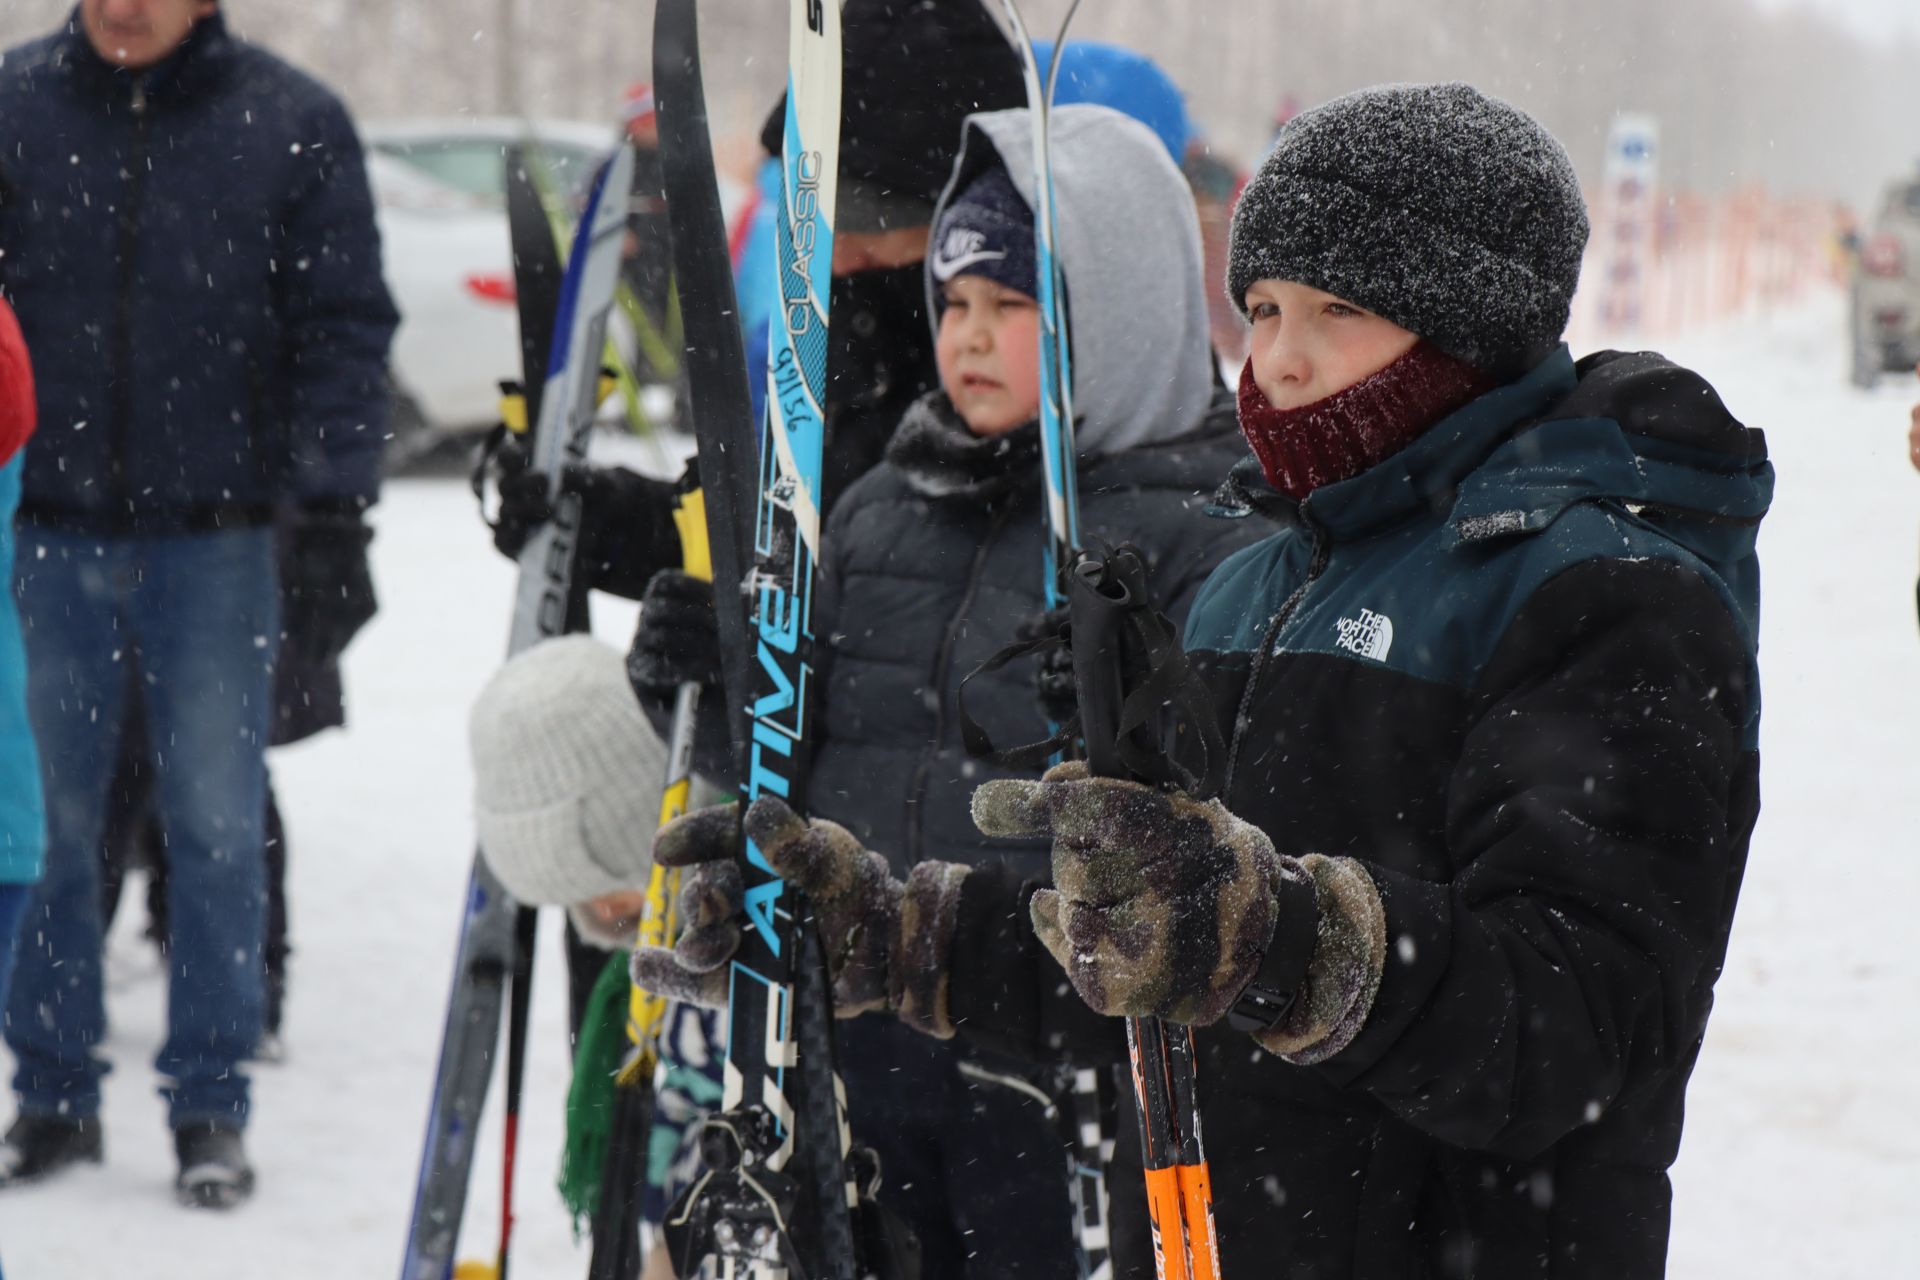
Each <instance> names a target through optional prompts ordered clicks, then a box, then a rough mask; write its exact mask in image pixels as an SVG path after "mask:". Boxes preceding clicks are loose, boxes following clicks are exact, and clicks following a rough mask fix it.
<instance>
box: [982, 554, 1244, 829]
mask: <svg viewBox="0 0 1920 1280" xmlns="http://www.w3.org/2000/svg"><path fill="white" fill-rule="evenodd" d="M1149 600H1150V597H1149V595H1148V592H1147V568H1146V561H1145V558H1144V557H1143V556H1142V555H1141V553H1140V550H1139V548H1137V547H1134V546H1131V545H1126V546H1122V547H1120V548H1118V549H1117V550H1113V551H1109V552H1107V553H1106V554H1104V555H1095V554H1092V553H1085V554H1082V555H1081V557H1080V559H1079V561H1078V562H1077V563H1075V565H1074V566H1073V571H1072V573H1070V574H1069V575H1068V577H1067V607H1068V623H1067V628H1066V630H1065V631H1064V632H1056V633H1054V634H1052V635H1044V636H1036V637H1034V638H1031V639H1026V640H1018V641H1015V642H1014V643H1012V644H1010V645H1008V646H1006V647H1005V648H1003V649H1001V650H1000V651H999V652H998V653H995V654H993V655H992V656H991V657H989V658H988V659H987V660H986V661H985V662H982V663H981V664H980V665H979V666H978V667H976V668H974V669H973V670H972V671H970V672H968V673H967V675H966V677H965V678H964V679H963V680H961V682H960V696H959V710H960V736H961V741H962V742H963V743H964V744H965V746H966V748H967V752H968V754H970V755H972V756H975V757H977V758H979V759H983V760H987V761H989V762H990V763H993V764H997V765H1002V766H1004V767H1007V768H1014V769H1036V768H1041V767H1043V766H1045V765H1046V764H1047V763H1048V762H1049V761H1051V760H1053V759H1055V758H1057V757H1058V756H1059V755H1060V754H1062V753H1063V752H1065V751H1067V750H1068V749H1070V748H1071V747H1072V745H1073V743H1074V742H1075V740H1076V739H1078V740H1083V741H1084V742H1085V744H1086V755H1087V762H1088V764H1089V765H1090V766H1091V768H1092V770H1093V772H1094V773H1096V774H1099V775H1102V776H1105V777H1117V778H1134V779H1137V780H1138V781H1141V782H1147V783H1153V784H1155V785H1158V786H1167V787H1180V788H1182V789H1183V790H1185V791H1186V792H1187V793H1188V794H1190V795H1194V796H1200V797H1206V796H1211V795H1214V794H1217V793H1218V791H1219V790H1220V787H1221V784H1222V774H1223V771H1224V769H1225V765H1226V756H1227V751H1226V739H1225V737H1223V736H1222V734H1221V732H1220V726H1219V723H1218V722H1217V721H1216V720H1215V718H1214V715H1213V710H1212V707H1211V705H1210V703H1209V702H1208V700H1207V692H1206V688H1205V685H1204V684H1203V683H1202V682H1201V680H1200V677H1199V674H1198V673H1197V672H1196V671H1195V670H1194V668H1193V665H1192V663H1190V662H1189V661H1188V660H1187V655H1186V651H1185V650H1184V649H1182V648H1181V647H1180V640H1179V637H1178V636H1177V635H1176V634H1175V631H1174V626H1173V623H1172V621H1171V620H1170V619H1168V617H1167V616H1166V614H1164V613H1161V612H1159V611H1158V610H1156V609H1154V608H1153V606H1152V604H1151V603H1150V602H1149ZM1062 647H1068V648H1070V650H1071V652H1072V655H1073V675H1074V685H1075V687H1076V689H1077V691H1078V694H1079V711H1078V713H1077V714H1076V715H1075V716H1074V717H1073V719H1071V720H1069V721H1068V722H1067V723H1066V724H1064V725H1061V726H1060V728H1059V729H1058V730H1057V731H1056V732H1055V733H1053V734H1052V735H1051V736H1049V737H1047V738H1045V739H1043V740H1042V741H1039V742H1033V743H1028V744H1026V745H1024V746H1018V747H1007V748H997V747H995V746H994V744H993V741H992V738H991V737H990V735H989V734H988V733H987V731H986V729H985V728H984V727H983V726H982V725H981V724H980V722H979V721H977V720H975V719H974V718H973V716H972V715H970V714H969V713H968V711H967V686H968V685H969V684H971V683H972V682H973V681H974V680H975V679H976V678H977V677H980V676H983V675H990V674H992V673H993V672H995V671H998V670H1000V669H1001V668H1003V667H1005V666H1007V665H1008V664H1009V663H1012V662H1015V661H1018V660H1019V659H1021V658H1024V657H1027V656H1029V655H1031V654H1036V653H1042V652H1046V651H1051V650H1058V649H1060V648H1062ZM1165 709H1171V710H1172V711H1173V712H1174V713H1175V714H1176V715H1177V716H1178V717H1179V719H1180V720H1181V721H1182V722H1184V724H1185V725H1186V727H1187V729H1188V731H1189V733H1190V736H1191V739H1192V742H1193V746H1194V750H1193V758H1194V759H1195V760H1196V761H1197V763H1198V765H1199V768H1198V769H1197V770H1196V769H1192V768H1189V767H1188V766H1187V765H1186V764H1185V763H1183V762H1182V760H1180V759H1178V758H1176V757H1175V756H1174V754H1173V753H1172V752H1171V751H1169V750H1168V749H1167V747H1166V745H1165V742H1164V739H1163V736H1162V733H1161V728H1162V725H1163V721H1162V713H1163V710H1165Z"/></svg>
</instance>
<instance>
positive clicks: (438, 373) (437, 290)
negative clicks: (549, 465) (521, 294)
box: [362, 118, 617, 462]
mask: <svg viewBox="0 0 1920 1280" xmlns="http://www.w3.org/2000/svg"><path fill="white" fill-rule="evenodd" d="M362 136H363V139H364V141H365V144H366V149H367V173H368V177H369V180H370V181H371V184H372V187H373V193H374V202H375V205H376V216H377V219H378V221H379V224H380V234H381V247H382V255H383V257H384V259H385V264H386V276H387V284H388V287H389V288H390V289H391V290H392V292H393V297H394V302H395V304H396V305H397V306H398V307H399V309H400V330H399V332H398V333H397V334H396V335H395V337H394V345H393V357H392V374H393V383H394V413H393V426H392V429H393V431H394V433H395V440H394V447H393V450H392V456H393V457H394V459H395V461H397V462H404V461H406V460H408V459H409V458H412V457H416V456H418V455H420V454H422V453H424V452H426V451H427V450H428V449H430V448H432V447H433V445H434V444H436V443H437V442H439V441H440V440H443V439H445V438H446V437H448V436H450V435H457V434H464V433H471V432H477V431H482V430H485V429H486V428H487V427H489V426H491V425H492V424H493V423H494V422H495V421H496V420H497V419H498V416H499V385H498V384H499V381H500V380H501V379H502V378H513V377H518V376H519V373H520V345H519V338H518V321H517V316H516V313H515V310H514V288H513V256H512V250H511V248H510V247H509V243H508V238H507V216H506V209H505V203H506V201H505V195H504V190H505V181H504V177H505V153H506V148H507V147H508V146H509V145H510V144H511V143H514V142H518V141H523V140H525V139H527V138H528V137H529V136H531V138H532V139H533V140H534V141H535V142H536V143H537V145H538V146H539V148H540V152H541V156H542V158H543V160H544V162H545V164H546V166H547V171H548V172H550V173H551V174H552V175H553V177H554V189H555V190H556V191H558V192H561V193H563V194H565V195H566V196H568V197H570V198H571V197H574V196H576V195H578V194H579V193H580V192H581V191H582V190H583V189H584V188H585V186H586V183H587V181H588V180H589V178H590V177H591V175H592V173H593V171H594V169H595V167H596V166H597V165H598V164H599V163H600V161H601V160H602V159H604V158H605V156H606V155H607V154H608V153H609V152H610V151H611V150H612V149H613V146H614V143H615V142H616V140H617V138H616V134H615V132H614V129H613V127H612V126H611V125H596V124H584V123H574V122H568V121H551V120H537V121H532V122H528V121H523V120H515V119H485V118H461V119H455V120H406V121H388V122H381V123H373V124H368V125H365V126H364V127H363V130H362Z"/></svg>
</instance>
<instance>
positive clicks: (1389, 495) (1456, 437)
mask: <svg viewBox="0 0 1920 1280" xmlns="http://www.w3.org/2000/svg"><path fill="white" fill-rule="evenodd" d="M1574 386H1575V375H1574V368H1573V357H1572V355H1571V354H1569V352H1568V351H1567V348H1566V347H1564V346H1563V347H1561V348H1560V349H1559V350H1558V351H1556V352H1554V354H1553V355H1551V356H1549V357H1547V358H1546V359H1545V360H1543V361H1541V362H1540V364H1538V365H1536V366H1535V367H1534V368H1533V369H1532V370H1531V371H1530V372H1529V373H1527V374H1526V375H1525V376H1524V377H1522V378H1520V379H1518V380H1517V381H1515V382H1510V383H1508V384H1507V385H1505V386H1503V387H1497V388H1495V389H1494V390H1492V391H1489V392H1488V393H1487V394H1485V395H1483V396H1481V397H1479V398H1478V399H1476V400H1474V401H1473V402H1472V403H1470V404H1467V405H1465V406H1463V407H1462V408H1459V409H1456V410H1455V411H1454V412H1452V413H1450V414H1448V415H1447V416H1446V417H1444V418H1442V419H1440V421H1438V422H1436V423H1435V424H1434V425H1433V426H1432V427H1430V428H1428V429H1427V431H1426V432H1425V433H1424V434H1422V435H1421V436H1420V438H1419V439H1417V440H1415V441H1414V442H1413V443H1412V444H1410V445H1408V446H1407V447H1406V448H1404V449H1402V450H1400V452H1398V453H1396V454H1394V455H1393V456H1392V457H1390V458H1387V459H1385V460H1384V461H1382V462H1380V463H1379V464H1378V465H1376V466H1373V467H1369V468H1368V469H1367V470H1365V471H1363V472H1361V473H1360V474H1359V475H1357V476H1354V477H1353V478H1351V479H1348V480H1342V481H1340V482H1339V483H1337V484H1330V485H1325V486H1323V487H1322V488H1319V489H1315V490H1314V491H1313V492H1312V493H1310V494H1308V495H1307V496H1306V498H1305V499H1304V500H1302V501H1298V502H1296V501H1295V500H1294V499H1292V498H1290V497H1288V496H1287V495H1286V494H1283V493H1281V492H1280V491H1279V490H1277V489H1275V488H1274V487H1273V486H1272V485H1271V484H1269V483H1267V478H1266V476H1265V475H1264V474H1262V472H1261V470H1260V465H1259V460H1258V459H1255V458H1247V459H1244V460H1243V461H1241V462H1240V463H1238V464H1236V465H1235V466H1234V468H1233V470H1232V471H1231V472H1230V473H1229V474H1228V476H1227V479H1226V482H1225V483H1224V484H1222V485H1221V486H1220V488H1219V490H1218V491H1217V492H1216V493H1215V494H1214V496H1213V503H1212V506H1211V507H1210V508H1209V514H1211V515H1215V516H1225V517H1228V518H1234V517H1239V516H1246V515H1260V516H1265V517H1266V518H1267V519H1269V520H1274V521H1277V522H1279V523H1281V524H1284V525H1292V526H1296V527H1298V526H1305V527H1308V528H1312V529H1314V530H1316V531H1318V532H1321V533H1323V534H1325V535H1327V536H1329V537H1331V538H1332V539H1333V540H1334V541H1336V542H1346V541H1351V540H1353V539H1356V538H1361V537H1365V536H1366V535H1367V534H1370V533H1373V532H1376V531H1378V530H1380V529H1384V528H1387V527H1389V526H1391V525H1395V524H1398V523H1400V522H1401V521H1402V520H1406V519H1409V518H1411V517H1413V516H1417V515H1421V514H1428V515H1432V514H1440V513H1444V512H1445V511H1446V510H1447V509H1448V507H1449V506H1450V505H1451V504H1452V502H1453V499H1454V496H1455V494H1456V492H1457V490H1458V488H1459V486H1460V484H1461V482H1462V481H1464V480H1465V479H1466V478H1467V477H1468V476H1469V475H1471V474H1472V473H1473V471H1474V470H1475V468H1477V467H1479V466H1480V465H1481V464H1482V463H1484V462H1485V461H1486V460H1487V457H1488V455H1489V454H1490V453H1492V452H1493V450H1494V449H1495V448H1497V447H1498V445H1499V444H1500V442H1501V441H1502V440H1503V439H1505V438H1506V437H1508V436H1510V435H1512V434H1513V432H1514V431H1515V430H1516V429H1517V428H1518V427H1519V426H1520V424H1522V423H1523V422H1525V421H1526V420H1527V419H1529V418H1532V417H1535V416H1537V415H1539V414H1540V413H1541V412H1542V411H1544V410H1545V409H1546V408H1547V407H1548V406H1549V405H1551V404H1552V403H1553V402H1554V401H1555V400H1558V399H1560V398H1561V397H1563V396H1565V395H1566V394H1567V393H1568V392H1570V391H1572V390H1573V388H1574Z"/></svg>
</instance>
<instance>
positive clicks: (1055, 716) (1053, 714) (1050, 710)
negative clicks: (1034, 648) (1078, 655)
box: [1013, 605, 1080, 727]
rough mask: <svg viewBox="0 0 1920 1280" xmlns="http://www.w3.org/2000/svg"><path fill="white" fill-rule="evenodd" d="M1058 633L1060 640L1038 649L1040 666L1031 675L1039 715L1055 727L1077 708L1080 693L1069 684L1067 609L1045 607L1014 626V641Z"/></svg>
mask: <svg viewBox="0 0 1920 1280" xmlns="http://www.w3.org/2000/svg"><path fill="white" fill-rule="evenodd" d="M1043 636H1058V637H1060V643H1059V644H1057V645H1051V646H1049V647H1048V648H1045V649H1042V650H1041V651H1040V669H1039V673H1038V675H1037V676H1036V677H1035V679H1036V682H1037V684H1038V687H1039V691H1040V714H1041V715H1043V716H1045V717H1046V719H1047V723H1048V724H1051V725H1054V726H1056V727H1058V726H1060V725H1063V724H1065V723H1067V721H1069V720H1071V719H1073V717H1074V713H1076V712H1077V711H1079V710H1080V695H1079V692H1078V690H1077V689H1076V688H1075V686H1074V683H1073V646H1072V645H1071V644H1070V643H1069V642H1068V632H1067V609H1066V606H1065V605H1062V606H1061V607H1060V608H1058V609H1049V610H1047V611H1046V612H1045V613H1038V614H1035V615H1034V616H1033V617H1031V618H1028V619H1027V620H1026V621H1025V622H1023V623H1021V624H1020V625H1019V626H1018V627H1016V628H1014V632H1013V638H1014V639H1015V640H1038V639H1040V638H1042V637H1043Z"/></svg>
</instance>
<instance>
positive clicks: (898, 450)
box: [887, 390, 1040, 502]
mask: <svg viewBox="0 0 1920 1280" xmlns="http://www.w3.org/2000/svg"><path fill="white" fill-rule="evenodd" d="M887 461H888V462H890V463H892V464H893V466H894V467H895V468H896V469H897V470H898V471H899V472H900V477H901V479H903V480H904V481H906V484H907V487H908V488H909V489H911V490H913V491H914V492H915V493H916V494H918V495H920V496H921V497H923V498H930V499H933V500H935V501H941V502H945V501H968V502H990V501H992V500H994V499H996V498H1000V497H1004V496H1005V495H1006V494H1008V493H1010V492H1012V491H1013V490H1014V489H1015V488H1016V487H1019V486H1023V485H1024V486H1028V487H1031V486H1032V485H1033V484H1037V483H1038V480H1037V479H1036V478H1035V476H1034V469H1035V467H1036V466H1037V465H1038V463H1039V461H1040V428H1039V425H1038V424H1037V423H1033V422H1029V423H1027V424H1026V425H1024V426H1020V427H1016V428H1014V429H1013V430H1012V431H1009V432H1007V433H1006V434H1004V435H999V436H978V435H975V434H974V433H973V432H972V431H971V430H970V429H969V428H968V427H967V424H966V421H965V420H964V419H963V418H961V416H960V415H959V413H958V412H957V411H956V410H955V409H954V407H953V401H952V400H950V399H948V398H947V393H946V392H944V391H939V390H935V391H930V392H928V393H927V394H926V395H924V396H922V397H920V398H919V399H918V400H916V401H914V402H913V404H912V406H911V407H909V408H908V410H907V412H906V414H905V415H904V416H902V418H901V419H900V426H899V429H898V430H896V431H895V432H894V433H893V438H892V439H891V440H889V441H888V442H887Z"/></svg>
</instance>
